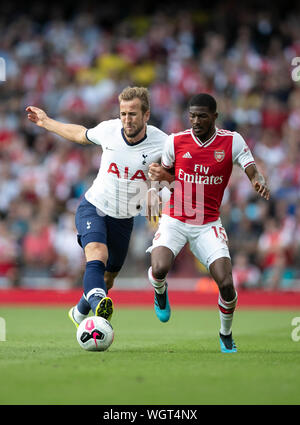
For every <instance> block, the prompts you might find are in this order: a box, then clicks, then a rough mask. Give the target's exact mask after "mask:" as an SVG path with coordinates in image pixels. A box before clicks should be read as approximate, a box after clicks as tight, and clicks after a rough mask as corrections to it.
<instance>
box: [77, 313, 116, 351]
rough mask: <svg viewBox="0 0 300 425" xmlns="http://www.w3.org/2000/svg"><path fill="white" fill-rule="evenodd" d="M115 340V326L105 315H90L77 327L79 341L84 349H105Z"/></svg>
mask: <svg viewBox="0 0 300 425" xmlns="http://www.w3.org/2000/svg"><path fill="white" fill-rule="evenodd" d="M113 340H114V330H113V327H112V326H111V324H110V323H109V321H108V320H106V319H103V317H98V316H89V317H87V318H86V319H84V320H83V321H82V322H81V323H80V325H79V326H78V328H77V341H78V343H79V345H80V347H82V348H83V349H84V350H87V351H105V350H107V349H108V347H110V346H111V344H112V342H113Z"/></svg>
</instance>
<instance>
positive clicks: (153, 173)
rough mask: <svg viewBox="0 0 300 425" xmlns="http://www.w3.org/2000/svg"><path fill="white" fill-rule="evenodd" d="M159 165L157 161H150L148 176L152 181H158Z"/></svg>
mask: <svg viewBox="0 0 300 425" xmlns="http://www.w3.org/2000/svg"><path fill="white" fill-rule="evenodd" d="M160 175H161V166H160V165H159V164H158V163H157V162H152V163H151V164H150V165H149V172H148V176H149V179H150V180H152V181H160Z"/></svg>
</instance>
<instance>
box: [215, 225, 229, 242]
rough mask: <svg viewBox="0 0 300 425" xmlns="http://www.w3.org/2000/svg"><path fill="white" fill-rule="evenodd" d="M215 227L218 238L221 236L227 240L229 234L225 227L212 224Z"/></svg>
mask: <svg viewBox="0 0 300 425" xmlns="http://www.w3.org/2000/svg"><path fill="white" fill-rule="evenodd" d="M211 227H212V228H213V229H214V232H215V236H216V238H221V239H223V240H224V241H226V242H227V235H226V231H225V229H224V227H221V226H219V227H217V226H211Z"/></svg>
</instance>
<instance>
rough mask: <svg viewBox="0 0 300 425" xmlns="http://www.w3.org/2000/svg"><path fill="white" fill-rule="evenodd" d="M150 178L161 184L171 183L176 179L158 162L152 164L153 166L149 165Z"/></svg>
mask: <svg viewBox="0 0 300 425" xmlns="http://www.w3.org/2000/svg"><path fill="white" fill-rule="evenodd" d="M148 176H149V178H150V180H153V181H159V182H168V183H171V182H172V181H173V180H174V179H175V176H174V175H173V174H171V173H170V172H168V171H167V170H166V169H165V168H163V167H162V166H161V165H159V164H158V163H156V162H152V164H150V165H149V172H148Z"/></svg>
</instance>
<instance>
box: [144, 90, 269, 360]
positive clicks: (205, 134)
mask: <svg viewBox="0 0 300 425" xmlns="http://www.w3.org/2000/svg"><path fill="white" fill-rule="evenodd" d="M216 109H217V104H216V101H215V99H214V98H213V97H212V96H210V95H209V94H206V93H202V94H199V95H196V96H194V97H193V98H192V99H191V101H190V105H189V118H190V122H191V126H192V128H190V129H188V130H186V131H183V132H180V133H177V134H172V135H170V136H168V139H167V141H166V143H165V147H164V151H163V155H162V160H161V164H162V165H161V166H160V165H159V164H151V165H150V167H149V173H150V175H152V177H151V178H152V179H153V180H157V181H161V180H163V178H164V176H163V175H161V174H160V173H161V172H162V171H163V170H164V169H166V170H168V169H170V168H175V187H174V191H173V193H172V195H171V198H170V201H169V203H168V204H167V205H166V207H165V209H164V210H163V212H162V218H161V220H160V224H159V228H158V230H157V232H156V233H155V236H154V239H153V244H152V246H151V247H150V248H149V249H148V250H147V251H148V252H151V267H150V269H149V272H148V276H149V280H150V282H151V284H152V285H153V286H154V289H155V305H154V308H155V312H156V315H157V316H158V318H159V319H160V320H161V321H162V322H167V321H168V320H169V318H170V314H171V309H170V304H169V301H168V292H167V283H166V276H167V273H168V271H169V270H170V268H171V267H172V264H173V261H174V259H175V257H176V256H177V254H178V253H179V252H180V250H181V249H182V248H183V247H184V245H185V244H186V243H189V244H190V248H191V251H192V252H193V254H194V255H195V256H196V257H197V258H198V259H199V260H200V261H201V263H202V264H203V265H205V266H206V268H207V270H209V272H210V274H211V275H212V277H213V279H214V280H215V281H216V283H217V285H218V287H219V299H218V306H219V312H220V321H221V328H220V344H221V351H222V352H226V353H227V352H229V353H231V352H236V351H237V349H236V346H235V343H234V340H233V338H232V320H233V312H234V310H235V307H236V304H237V293H236V291H235V288H234V284H233V280H232V265H231V259H230V254H229V250H228V246H227V235H226V231H225V229H224V227H223V226H222V223H221V220H220V212H219V208H220V205H221V202H222V198H223V194H224V190H225V188H226V186H227V184H228V181H229V178H230V175H231V172H232V167H233V164H237V165H238V166H239V167H241V169H242V170H244V171H245V173H246V175H247V176H248V178H249V180H250V182H251V184H252V186H253V188H254V190H255V191H256V192H258V193H259V194H260V195H261V196H262V197H264V198H265V199H267V200H268V199H269V189H268V186H267V183H266V181H265V178H264V177H263V175H262V174H261V173H260V172H259V171H258V170H257V168H256V165H255V161H254V158H253V156H252V154H251V152H250V150H249V148H248V146H247V144H246V142H245V140H244V139H243V137H242V136H241V135H240V134H239V133H237V132H231V131H227V130H222V129H218V128H216V126H215V121H216V118H217V116H218V114H217V112H216ZM163 172H164V171H163Z"/></svg>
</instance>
